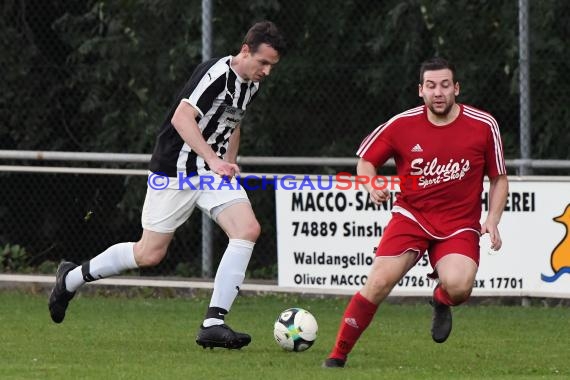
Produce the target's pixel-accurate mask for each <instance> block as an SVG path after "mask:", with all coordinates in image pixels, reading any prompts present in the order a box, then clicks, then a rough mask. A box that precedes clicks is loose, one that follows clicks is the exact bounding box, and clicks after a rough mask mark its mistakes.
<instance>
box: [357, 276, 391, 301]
mask: <svg viewBox="0 0 570 380" xmlns="http://www.w3.org/2000/svg"><path fill="white" fill-rule="evenodd" d="M394 285H395V281H390V280H387V279H386V277H385V276H374V275H371V276H369V277H368V279H367V280H366V284H365V285H364V288H365V290H364V291H365V292H366V293H367V294H369V295H370V298H371V299H375V300H382V299H384V298H385V297H386V295H388V293H390V290H392V288H393V287H394Z"/></svg>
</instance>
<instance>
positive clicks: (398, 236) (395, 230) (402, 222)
mask: <svg viewBox="0 0 570 380" xmlns="http://www.w3.org/2000/svg"><path fill="white" fill-rule="evenodd" d="M409 250H412V251H416V252H417V253H418V255H417V258H416V262H417V261H418V260H419V259H421V257H422V256H423V254H424V252H425V251H426V250H427V251H428V256H429V261H430V264H431V267H432V268H435V266H436V265H437V262H438V261H439V260H440V259H441V258H442V257H444V256H445V255H449V254H452V253H454V254H460V255H464V256H467V257H469V258H470V259H472V260H473V261H474V262H475V263H476V264H477V266H479V234H478V233H476V232H475V231H472V230H467V231H463V232H460V233H458V234H456V235H453V236H451V237H449V238H447V239H436V238H434V237H433V236H431V235H430V234H428V233H427V232H426V231H424V229H423V228H422V227H421V226H420V225H419V224H418V223H416V222H415V221H413V220H411V219H410V218H408V217H406V216H404V215H402V214H400V213H394V214H393V215H392V219H391V220H390V222H389V223H388V225H387V226H386V228H385V229H384V234H383V235H382V239H380V244H379V245H378V249H376V256H400V255H403V254H404V253H405V252H406V251H409ZM434 276H435V277H437V274H435V273H434Z"/></svg>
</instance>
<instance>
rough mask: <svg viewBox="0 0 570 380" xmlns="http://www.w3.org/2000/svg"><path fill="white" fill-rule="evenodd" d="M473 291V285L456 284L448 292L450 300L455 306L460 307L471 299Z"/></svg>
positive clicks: (449, 287) (448, 288)
mask: <svg viewBox="0 0 570 380" xmlns="http://www.w3.org/2000/svg"><path fill="white" fill-rule="evenodd" d="M472 289H473V284H465V283H463V284H454V285H452V286H448V287H447V289H446V291H447V294H449V298H451V300H452V301H453V303H454V304H455V305H459V304H461V303H463V302H465V301H467V299H468V298H469V296H470V295H471V291H472Z"/></svg>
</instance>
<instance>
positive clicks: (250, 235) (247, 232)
mask: <svg viewBox="0 0 570 380" xmlns="http://www.w3.org/2000/svg"><path fill="white" fill-rule="evenodd" d="M260 234H261V226H260V225H259V222H258V221H257V220H255V219H254V220H252V221H250V222H248V223H245V224H244V225H243V226H242V227H241V231H240V233H239V235H240V236H239V238H240V239H244V240H248V241H253V242H255V241H257V238H259V235H260Z"/></svg>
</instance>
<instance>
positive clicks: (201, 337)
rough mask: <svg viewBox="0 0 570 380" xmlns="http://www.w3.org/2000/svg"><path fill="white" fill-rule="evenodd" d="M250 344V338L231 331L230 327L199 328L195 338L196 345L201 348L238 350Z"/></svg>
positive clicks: (224, 325)
mask: <svg viewBox="0 0 570 380" xmlns="http://www.w3.org/2000/svg"><path fill="white" fill-rule="evenodd" d="M249 342H251V336H249V335H248V334H245V333H240V332H236V331H234V330H232V329H231V328H230V326H228V325H226V324H223V325H215V326H210V327H204V326H200V331H199V332H198V336H197V337H196V343H198V345H200V346H202V347H203V348H206V347H209V348H210V349H213V348H214V347H222V348H227V349H230V350H234V349H238V350H239V349H240V348H242V347H244V346H247V345H248V344H249Z"/></svg>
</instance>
